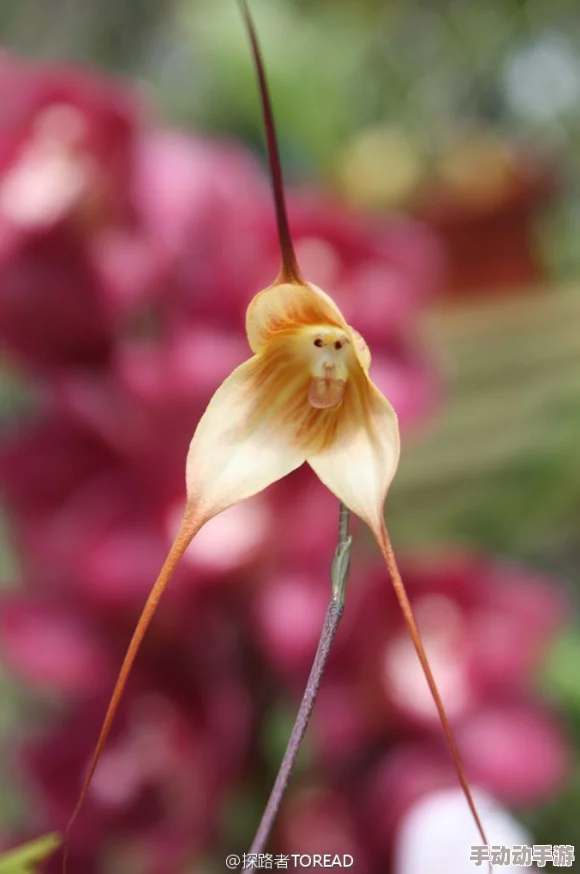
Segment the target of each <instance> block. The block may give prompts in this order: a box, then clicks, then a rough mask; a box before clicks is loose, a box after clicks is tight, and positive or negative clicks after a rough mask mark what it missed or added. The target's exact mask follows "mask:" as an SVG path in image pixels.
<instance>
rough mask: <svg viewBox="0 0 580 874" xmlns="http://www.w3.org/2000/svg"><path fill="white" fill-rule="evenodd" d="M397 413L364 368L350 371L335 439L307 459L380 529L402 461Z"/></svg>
mask: <svg viewBox="0 0 580 874" xmlns="http://www.w3.org/2000/svg"><path fill="white" fill-rule="evenodd" d="M399 449H400V441H399V427H398V422H397V415H396V413H395V411H394V410H393V408H392V407H391V405H390V404H389V402H388V401H387V399H386V398H385V397H383V395H382V394H381V393H380V391H379V390H378V389H377V388H376V386H375V385H374V384H373V383H372V382H371V381H370V380H369V379H368V377H366V375H365V374H364V373H361V372H359V373H357V374H352V375H351V378H350V379H349V381H348V383H347V385H346V389H345V393H344V400H343V402H342V405H341V409H340V416H339V417H338V420H337V424H336V428H335V430H334V434H333V439H332V441H331V442H328V443H327V445H326V446H325V447H324V448H323V449H322V450H321V451H320V452H318V453H315V454H312V455H310V454H309V456H308V458H307V461H308V463H309V465H310V466H311V467H312V469H313V470H314V472H315V473H316V474H317V475H318V476H319V478H320V479H321V480H322V482H323V483H324V484H325V486H327V488H329V489H330V491H331V492H333V494H335V495H336V496H337V497H338V498H339V499H340V500H341V501H342V502H343V503H344V504H345V505H346V506H347V507H348V508H349V510H352V512H353V513H356V515H357V516H360V518H361V519H363V520H364V521H365V522H367V523H368V525H369V526H370V527H371V528H372V529H373V530H377V525H380V524H381V523H382V519H383V506H384V503H385V498H386V496H387V489H388V488H389V485H390V484H391V481H392V479H393V476H394V475H395V471H396V469H397V464H398V461H399Z"/></svg>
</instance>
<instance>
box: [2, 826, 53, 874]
mask: <svg viewBox="0 0 580 874" xmlns="http://www.w3.org/2000/svg"><path fill="white" fill-rule="evenodd" d="M59 845H60V837H59V835H56V834H50V835H44V836H43V837H42V838H38V839H37V840H35V841H30V843H28V844H24V845H23V846H21V847H17V848H16V849H15V850H9V851H8V852H7V853H3V854H2V855H1V856H0V874H34V872H35V871H37V870H38V866H39V865H40V863H41V862H44V860H45V859H47V858H48V856H50V855H51V854H52V853H54V851H55V850H56V848H57V847H58V846H59Z"/></svg>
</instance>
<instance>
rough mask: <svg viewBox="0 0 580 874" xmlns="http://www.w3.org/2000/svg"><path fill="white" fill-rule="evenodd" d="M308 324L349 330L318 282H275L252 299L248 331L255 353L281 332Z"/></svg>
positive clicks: (248, 310)
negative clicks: (316, 283)
mask: <svg viewBox="0 0 580 874" xmlns="http://www.w3.org/2000/svg"><path fill="white" fill-rule="evenodd" d="M308 325H325V326H326V325H328V326H332V327H335V328H342V329H343V330H345V329H346V323H345V321H344V319H343V317H342V314H341V312H340V310H339V309H338V307H337V306H336V304H335V303H334V301H333V300H332V298H330V297H329V296H328V295H327V294H326V293H325V292H324V291H322V289H320V288H318V287H317V286H316V285H298V284H294V283H281V284H280V285H272V286H270V288H266V289H265V291H260V292H259V293H258V294H257V295H256V296H255V297H254V298H253V300H252V301H250V305H249V306H248V309H247V312H246V334H247V335H248V343H249V344H250V348H251V350H252V352H255V353H259V352H261V351H262V350H263V349H264V348H265V347H266V345H267V344H268V343H269V342H270V341H271V340H272V339H274V337H276V335H279V334H280V333H281V332H284V331H287V330H296V328H300V327H305V326H308Z"/></svg>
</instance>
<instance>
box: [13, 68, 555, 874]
mask: <svg viewBox="0 0 580 874" xmlns="http://www.w3.org/2000/svg"><path fill="white" fill-rule="evenodd" d="M290 211H291V222H292V228H293V232H294V235H295V240H296V247H297V251H298V255H299V259H300V262H301V264H302V265H303V269H304V272H305V273H306V275H307V276H308V277H309V278H311V279H312V280H313V281H314V282H316V283H317V284H319V285H321V286H323V287H324V288H326V289H327V290H328V291H329V292H330V293H331V294H332V295H333V297H334V298H335V299H336V301H337V303H338V304H339V305H340V306H341V308H342V309H343V311H344V314H345V317H346V318H347V320H348V321H349V322H350V323H352V324H353V325H354V326H355V327H356V328H357V329H358V330H360V331H361V333H363V334H364V336H365V338H366V340H367V341H368V343H369V346H370V348H371V349H372V351H373V374H374V378H375V380H376V382H377V383H378V385H379V386H380V388H381V389H382V390H383V391H384V392H385V393H386V394H387V395H388V396H389V398H390V399H391V400H392V402H393V404H394V405H395V407H396V409H397V410H398V413H399V416H400V419H401V424H402V428H403V433H405V432H407V431H409V430H410V429H412V428H413V427H417V426H418V424H419V423H420V421H421V420H422V418H423V417H425V416H427V415H428V414H429V412H430V411H431V410H432V409H433V408H434V407H435V405H436V404H438V403H440V402H443V392H442V387H441V385H440V380H439V377H438V374H437V372H436V368H435V365H434V363H433V361H432V359H431V356H430V354H429V350H428V349H426V348H424V345H423V343H422V340H421V339H420V334H419V332H418V330H417V319H418V317H419V314H420V312H421V310H422V308H423V307H424V306H425V305H426V303H427V301H428V299H429V297H430V296H431V295H432V294H433V293H434V291H435V290H436V288H437V284H438V281H439V277H440V275H441V269H442V257H441V252H440V249H439V246H438V243H437V241H436V240H434V239H433V238H432V237H431V235H430V234H429V233H428V232H427V231H426V230H425V229H424V228H423V227H421V226H420V225H418V224H415V223H413V222H411V221H409V220H407V219H403V218H395V217H392V218H389V219H385V218H384V217H383V218H381V219H380V220H378V219H375V220H370V219H368V218H364V217H362V216H360V215H357V214H354V213H353V212H352V211H351V210H350V209H348V208H347V207H345V206H344V205H341V204H338V203H335V202H333V201H332V200H331V199H330V198H329V197H328V195H326V194H325V193H324V192H320V191H306V192H292V193H291V197H290ZM277 263H278V252H277V239H276V233H275V226H274V220H273V209H272V203H271V196H270V190H269V183H268V178H267V175H266V173H265V171H264V169H263V167H262V166H261V165H260V164H259V163H258V162H257V161H256V159H254V158H253V156H252V155H251V154H250V153H249V152H247V151H246V150H245V149H244V147H242V146H241V145H239V144H237V143H235V142H224V141H216V140H211V139H208V138H203V137H201V136H195V135H192V134H190V133H184V132H179V131H175V130H170V129H166V128H164V127H162V126H160V124H159V122H158V121H157V120H156V119H154V117H153V113H152V111H151V110H150V109H149V108H148V106H147V105H146V101H145V99H144V98H143V97H142V96H141V95H140V94H138V92H137V89H136V88H133V87H131V86H130V85H128V84H124V83H120V82H117V81H111V80H107V79H105V78H103V77H102V76H101V75H100V74H94V73H88V72H86V71H85V70H83V69H79V68H74V67H65V66H46V65H37V64H32V63H30V62H27V61H23V60H20V59H18V58H16V57H13V56H11V55H8V54H2V55H0V342H1V346H2V355H3V360H4V362H5V370H6V374H7V378H8V375H14V374H18V378H19V379H22V380H24V381H26V384H27V386H28V387H29V391H30V395H31V402H30V404H29V405H28V407H27V409H26V410H25V411H24V412H23V413H22V414H21V415H19V416H17V417H15V416H13V417H11V418H10V419H7V420H6V421H5V422H4V428H3V432H2V437H1V443H0V484H1V488H2V494H3V501H4V506H5V508H6V511H7V515H8V521H9V529H10V540H11V543H12V544H13V545H14V548H15V549H16V552H17V555H18V558H19V571H18V576H19V579H18V581H17V582H18V584H19V586H18V589H17V591H15V592H12V593H9V592H5V593H4V594H3V595H2V598H1V601H0V656H1V658H2V662H3V664H4V665H5V666H6V668H7V670H9V672H10V673H11V674H12V675H13V677H14V678H15V679H16V680H17V681H18V682H20V683H24V684H26V686H27V687H28V688H29V690H30V692H31V694H33V695H34V696H35V697H36V698H37V699H38V701H39V702H42V705H43V710H44V711H45V714H46V715H45V718H44V719H43V720H41V722H40V724H38V725H35V726H34V727H31V728H30V730H25V731H23V733H22V736H21V737H18V738H17V737H14V738H13V739H12V740H11V744H10V749H9V750H8V749H5V750H4V753H5V755H6V757H7V758H8V759H9V761H10V762H11V765H12V771H13V777H14V780H15V782H17V783H25V785H26V787H27V798H30V799H32V802H31V804H30V807H29V809H28V811H27V815H26V821H24V822H23V823H22V824H21V828H20V830H19V832H18V834H14V835H12V836H9V837H10V838H14V839H16V838H17V837H18V836H20V835H23V836H29V835H34V834H36V833H39V832H40V831H44V830H47V829H53V828H55V829H61V828H62V827H63V826H64V824H65V822H66V820H67V817H68V815H70V812H71V811H72V808H73V807H74V803H75V800H76V796H77V794H78V791H79V788H80V784H81V779H82V776H83V771H84V768H85V767H86V763H87V760H88V757H89V755H90V752H91V750H92V747H93V745H94V743H95V740H96V737H97V733H98V728H99V725H100V721H101V718H102V714H103V711H104V707H105V705H106V702H107V699H108V696H109V694H110V691H111V688H112V684H113V682H114V678H115V675H116V671H117V670H118V667H119V665H120V662H121V659H122V655H123V652H124V649H125V647H126V645H127V642H128V639H129V636H130V633H131V631H132V628H133V626H134V624H135V621H136V619H137V616H138V613H139V610H140V608H141V606H142V603H143V601H144V599H145V597H146V595H147V593H148V591H149V588H150V587H151V585H152V583H153V581H154V579H155V576H156V574H157V571H158V569H159V567H160V565H161V563H162V561H163V558H164V556H165V554H166V552H167V549H168V547H169V545H170V542H171V537H172V533H173V532H174V531H175V529H176V525H177V520H178V516H179V512H180V510H181V507H182V502H183V498H184V474H183V468H184V458H185V452H186V449H187V445H188V442H189V440H190V438H191V435H192V433H193V430H194V428H195V425H196V422H197V421H198V419H199V417H200V415H201V413H202V412H203V410H204V408H205V405H206V404H207V402H208V400H209V398H210V397H211V395H212V393H213V392H214V391H215V389H216V388H217V386H218V385H219V383H220V382H221V380H223V378H224V377H225V376H226V375H227V374H228V373H229V372H230V371H231V370H232V368H233V367H235V366H236V365H237V364H239V363H240V362H241V361H243V360H244V358H245V357H247V356H248V354H249V352H248V348H247V343H246V340H245V336H244V330H243V319H244V312H245V308H246V306H247V304H248V302H249V300H250V298H251V296H252V295H253V294H254V293H255V292H256V291H258V290H259V289H261V288H262V287H264V286H265V285H267V284H268V283H269V282H270V281H271V280H272V278H273V276H274V275H275V272H276V269H277ZM391 511H392V510H391ZM336 525H337V506H336V501H335V499H334V498H333V497H332V496H331V495H329V494H328V493H327V492H326V491H325V490H324V488H323V487H322V486H321V484H320V483H318V481H317V480H316V479H315V478H314V476H313V475H311V473H310V472H309V470H307V469H302V470H299V471H297V472H296V473H295V474H293V475H291V476H290V477H288V478H287V479H286V480H284V481H283V482H281V483H278V484H277V485H275V486H273V487H272V488H270V489H269V490H268V491H267V492H266V493H264V494H262V495H259V496H257V497H256V498H254V499H252V500H250V501H248V502H246V503H245V504H244V505H242V506H239V507H234V508H232V509H231V510H229V511H227V512H226V513H224V514H223V515H222V516H220V517H218V518H217V519H215V520H213V521H212V522H211V523H209V524H208V525H207V527H206V529H204V530H203V531H202V532H201V534H200V535H199V536H198V537H197V538H196V540H195V541H194V543H193V544H192V546H191V548H190V550H189V551H188V553H187V555H186V557H185V558H184V560H183V562H182V564H181V566H180V568H179V570H178V572H177V573H176V575H175V578H174V579H173V581H172V583H171V585H170V587H169V590H168V592H167V593H166V595H165V596H164V600H163V603H162V606H161V607H160V609H159V613H158V615H157V616H156V618H155V621H154V623H153V626H152V628H151V630H150V632H149V634H148V636H147V639H146V642H145V644H144V647H143V650H142V652H141V654H140V656H139V659H138V661H137V664H136V666H135V670H134V675H133V677H132V680H131V682H130V686H129V688H128V691H127V694H126V696H125V700H124V702H123V705H122V707H121V711H120V713H119V715H118V719H117V721H116V725H115V728H114V731H113V734H112V737H111V740H110V742H109V744H108V746H107V749H106V751H105V754H104V755H103V758H102V760H101V764H100V766H99V770H98V772H97V774H96V776H95V780H94V783H93V786H92V789H91V792H90V794H89V797H88V800H87V804H86V807H85V809H84V811H83V813H82V815H81V817H80V818H79V820H78V823H77V825H76V827H75V829H74V832H73V835H72V854H71V861H70V869H69V870H70V872H71V874H91V872H95V874H97V872H105V871H106V872H113V874H114V871H116V870H119V871H124V872H132V871H133V870H135V871H138V872H140V874H174V872H175V874H177V872H182V871H185V870H186V865H187V864H189V863H191V862H192V860H193V863H194V864H195V865H198V866H201V864H202V860H203V862H204V863H205V861H206V860H210V862H211V860H212V859H213V860H218V863H219V860H220V859H223V858H224V857H225V855H226V853H227V852H228V851H229V852H232V851H240V852H242V851H243V850H245V849H247V846H246V844H249V839H250V838H251V836H252V828H254V827H255V826H256V825H257V818H258V816H259V813H260V809H261V807H262V806H263V804H264V803H265V801H266V798H267V794H268V792H269V789H270V786H271V783H272V781H273V778H274V774H275V771H274V768H275V760H274V756H273V755H272V754H270V753H268V750H267V746H268V744H267V743H266V742H265V738H267V737H270V739H271V738H272V737H274V736H275V729H274V726H275V724H276V720H278V719H279V718H282V716H284V715H285V714H287V713H288V712H292V711H293V708H295V706H296V703H297V701H298V699H299V696H300V694H301V691H302V689H303V687H304V684H305V681H306V677H307V673H308V670H309V666H310V662H311V659H312V656H313V653H314V649H315V647H316V643H317V639H318V634H319V631H320V627H321V623H322V619H323V616H324V611H325V608H326V604H327V600H328V597H329V567H330V561H331V558H332V554H333V550H334V543H335V539H336ZM355 528H356V535H357V548H356V551H355V560H354V562H353V571H352V578H351V583H350V587H349V592H348V597H347V610H346V613H345V618H344V623H343V626H342V627H341V630H340V633H339V635H338V637H337V640H336V644H335V649H334V652H333V654H332V657H331V662H330V664H329V668H328V673H327V674H326V676H325V679H324V683H323V687H322V690H321V693H320V698H319V700H318V703H317V706H316V709H315V713H314V716H313V720H312V725H311V729H310V732H309V736H308V741H307V757H308V766H307V767H306V766H304V765H302V766H301V767H300V768H299V770H298V771H297V773H296V775H295V778H294V780H293V783H292V788H291V792H290V794H289V796H288V798H287V802H286V803H285V805H284V808H283V810H282V814H281V817H280V821H279V823H278V827H277V832H276V835H275V836H274V841H273V845H274V846H275V847H277V848H278V851H279V852H282V851H283V852H305V853H308V852H332V853H341V852H348V853H351V854H352V855H353V856H354V857H355V858H356V860H357V866H356V871H357V872H360V874H365V872H368V874H375V872H386V871H394V868H393V843H394V841H395V839H396V834H397V829H398V828H399V826H400V823H401V822H402V820H403V818H404V816H405V813H406V811H408V810H409V808H410V806H411V805H412V804H413V803H414V802H415V801H416V800H417V799H418V798H421V797H423V796H425V795H428V794H429V793H430V792H434V791H436V790H439V789H441V788H445V787H449V786H454V785H455V782H456V778H455V774H454V771H453V767H452V763H451V761H450V759H449V755H448V753H447V750H446V747H445V744H444V739H443V736H442V732H441V729H440V726H439V723H438V721H437V718H436V714H435V711H434V708H433V705H432V703H431V700H430V698H429V695H428V690H427V687H426V684H425V681H424V679H423V677H422V675H421V673H420V669H419V665H418V663H417V661H416V658H415V655H414V651H413V650H412V646H411V642H410V640H409V639H408V636H407V634H406V631H405V628H404V625H403V621H402V618H401V616H400V615H399V611H398V609H397V606H396V603H395V599H394V596H393V594H392V592H391V590H390V586H389V583H388V580H387V579H386V576H385V572H384V571H383V569H382V564H381V563H380V562H379V560H378V558H377V556H376V555H375V553H374V552H373V550H372V547H371V546H370V545H369V546H368V549H367V543H366V541H365V538H366V534H365V532H364V530H363V528H362V526H355ZM402 569H403V576H404V579H405V580H406V584H407V587H408V590H409V594H410V596H411V598H412V600H413V603H414V607H415V610H416V612H417V617H418V619H419V623H420V625H421V628H422V631H423V636H424V641H425V645H426V648H427V650H428V652H429V654H430V657H431V661H432V665H433V669H434V672H435V674H436V676H437V677H438V681H439V684H440V687H441V691H442V694H443V697H444V699H445V701H446V702H447V706H448V709H449V715H450V717H451V718H452V720H453V722H454V725H455V726H456V732H457V739H458V743H459V745H460V747H461V749H462V750H463V753H464V757H465V762H466V767H467V770H468V772H469V774H470V776H471V779H472V780H473V782H474V784H476V785H477V786H478V787H481V788H483V789H484V790H486V791H487V792H488V793H489V794H490V795H491V796H492V797H493V798H495V799H496V800H497V801H499V802H500V803H501V804H504V805H506V806H508V807H516V808H517V807H519V806H526V805H530V804H535V803H538V802H540V801H542V800H545V799H547V798H549V797H550V795H551V794H553V793H554V792H555V791H556V789H557V788H558V787H559V786H560V785H561V784H562V782H563V780H564V777H565V774H566V769H567V762H568V756H569V751H568V744H567V740H566V737H565V732H564V730H563V728H562V726H561V725H560V723H559V720H558V717H557V715H556V714H555V713H553V712H552V711H551V710H550V708H549V707H548V706H547V705H546V704H545V703H543V702H542V701H540V700H538V697H537V694H536V693H535V692H534V688H533V676H534V672H535V669H536V667H537V665H538V662H539V660H540V659H541V657H542V655H543V653H544V652H545V651H546V648H547V647H548V646H549V644H550V642H551V641H552V639H553V637H554V635H555V634H556V633H557V631H558V629H559V628H560V627H561V626H562V624H563V622H564V618H565V614H566V611H567V604H566V600H565V597H564V595H563V594H562V591H561V589H560V587H559V586H558V585H557V583H554V582H553V581H551V580H547V579H544V578H540V577H539V576H538V575H537V573H536V572H533V571H531V570H529V569H527V568H525V567H521V566H517V565H511V564H509V563H506V562H504V561H502V560H499V559H494V558H491V557H487V556H481V555H471V554H458V553H456V552H443V553H441V554H438V555H435V556H430V557H428V558H426V559H425V560H424V561H422V562H418V561H417V560H411V559H407V560H406V559H405V557H404V556H403V557H402ZM288 727H289V726H288ZM284 739H285V735H284ZM271 743H272V744H273V743H274V742H273V741H272V742H271ZM274 746H276V744H274ZM282 749H283V740H282V746H280V743H278V742H277V746H276V750H275V753H276V755H278V756H279V755H280V754H281V752H282ZM242 810H245V811H246V813H245V814H244V816H242V814H241V811H242ZM208 864H209V863H208ZM54 866H55V867H54V870H55V871H56V870H58V867H57V866H58V860H56V859H55V861H54ZM48 870H52V869H50V868H49V869H48ZM196 870H197V869H196ZM200 870H201V868H200Z"/></svg>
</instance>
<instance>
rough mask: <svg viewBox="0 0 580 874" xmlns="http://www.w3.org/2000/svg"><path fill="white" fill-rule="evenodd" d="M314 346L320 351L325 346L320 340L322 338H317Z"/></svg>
mask: <svg viewBox="0 0 580 874" xmlns="http://www.w3.org/2000/svg"><path fill="white" fill-rule="evenodd" d="M314 345H315V346H318V348H319V349H320V347H321V346H322V345H323V344H322V340H321V339H320V337H317V338H316V340H315V341H314Z"/></svg>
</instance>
